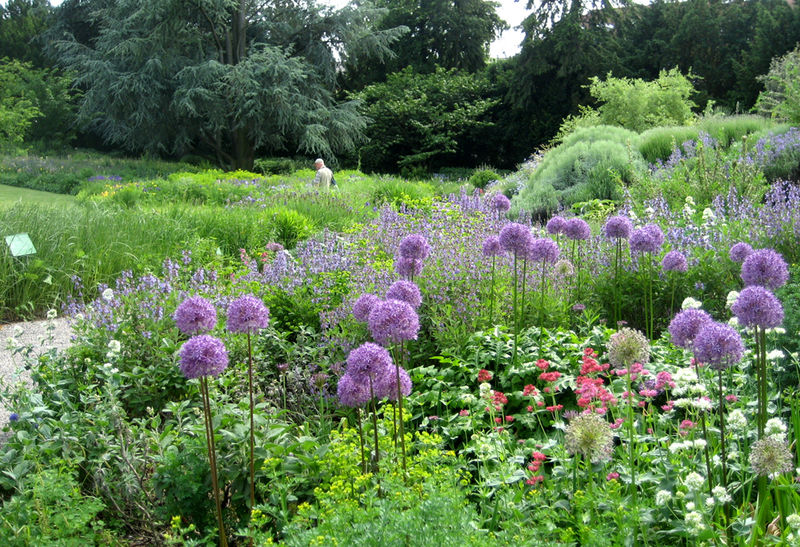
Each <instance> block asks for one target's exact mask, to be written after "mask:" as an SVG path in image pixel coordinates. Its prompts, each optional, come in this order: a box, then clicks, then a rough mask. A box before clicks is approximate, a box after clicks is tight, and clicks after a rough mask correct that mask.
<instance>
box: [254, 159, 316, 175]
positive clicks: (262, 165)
mask: <svg viewBox="0 0 800 547" xmlns="http://www.w3.org/2000/svg"><path fill="white" fill-rule="evenodd" d="M303 167H304V166H303V165H302V164H301V163H300V162H298V161H295V160H293V159H292V158H257V159H256V160H255V161H254V162H253V171H255V172H256V173H261V174H262V175H290V174H291V173H293V172H294V171H296V170H298V169H302V168H303Z"/></svg>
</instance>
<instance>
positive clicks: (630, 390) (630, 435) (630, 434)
mask: <svg viewBox="0 0 800 547" xmlns="http://www.w3.org/2000/svg"><path fill="white" fill-rule="evenodd" d="M627 380H628V464H629V465H630V468H631V498H632V499H633V505H634V507H636V498H637V497H638V491H637V490H638V489H637V487H636V461H635V460H634V456H633V444H634V442H633V438H634V431H633V425H634V423H633V422H634V414H633V381H632V379H631V372H630V370H628V374H627Z"/></svg>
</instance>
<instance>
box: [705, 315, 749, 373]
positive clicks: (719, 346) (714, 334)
mask: <svg viewBox="0 0 800 547" xmlns="http://www.w3.org/2000/svg"><path fill="white" fill-rule="evenodd" d="M742 355H744V344H743V343H742V337H741V336H740V335H739V333H738V332H737V331H736V329H734V328H733V327H730V326H728V325H724V324H722V323H717V322H715V321H712V322H710V323H706V324H705V326H703V328H701V329H700V331H699V332H698V333H697V336H696V337H695V339H694V358H695V359H697V360H698V361H700V362H701V363H706V364H708V365H709V366H710V367H711V368H714V369H720V368H723V369H724V368H728V367H729V366H731V365H733V364H734V363H738V362H739V361H740V360H741V359H742Z"/></svg>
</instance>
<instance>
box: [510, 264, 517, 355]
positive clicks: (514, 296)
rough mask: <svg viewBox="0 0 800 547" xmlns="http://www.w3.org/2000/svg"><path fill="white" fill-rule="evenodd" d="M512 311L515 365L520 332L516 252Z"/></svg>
mask: <svg viewBox="0 0 800 547" xmlns="http://www.w3.org/2000/svg"><path fill="white" fill-rule="evenodd" d="M511 292H512V300H513V305H512V308H513V309H512V313H513V314H514V352H513V354H512V355H511V364H512V365H515V364H516V363H517V332H518V328H519V327H518V323H517V253H516V252H515V253H514V285H513V287H512V291H511Z"/></svg>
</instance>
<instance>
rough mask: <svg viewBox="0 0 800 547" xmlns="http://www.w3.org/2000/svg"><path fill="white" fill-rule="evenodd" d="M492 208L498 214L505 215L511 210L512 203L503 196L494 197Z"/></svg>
mask: <svg viewBox="0 0 800 547" xmlns="http://www.w3.org/2000/svg"><path fill="white" fill-rule="evenodd" d="M491 207H492V209H494V210H495V211H497V212H498V213H505V212H506V211H508V210H509V209H510V208H511V201H509V199H508V198H507V197H506V196H504V195H503V194H495V195H493V196H492V201H491Z"/></svg>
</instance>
